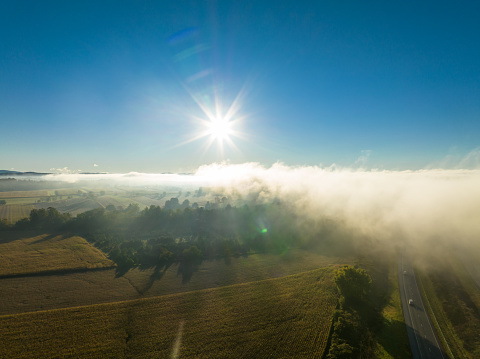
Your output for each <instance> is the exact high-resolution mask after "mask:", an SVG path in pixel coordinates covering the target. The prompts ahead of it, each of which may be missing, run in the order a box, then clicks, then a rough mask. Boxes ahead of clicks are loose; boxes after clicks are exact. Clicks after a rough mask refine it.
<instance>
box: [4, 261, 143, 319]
mask: <svg viewBox="0 0 480 359" xmlns="http://www.w3.org/2000/svg"><path fill="white" fill-rule="evenodd" d="M0 297H1V298H2V300H0V315H7V314H17V313H25V312H35V311H39V310H50V309H58V308H69V307H78V306H84V305H92V304H100V303H110V302H119V301H124V300H131V299H138V298H139V297H140V296H139V294H138V292H137V291H136V289H135V288H134V287H132V285H131V284H130V283H129V281H128V280H127V279H126V278H124V277H119V276H117V275H116V273H115V269H105V270H101V271H86V272H79V273H68V274H50V275H42V276H26V277H16V278H2V279H0Z"/></svg>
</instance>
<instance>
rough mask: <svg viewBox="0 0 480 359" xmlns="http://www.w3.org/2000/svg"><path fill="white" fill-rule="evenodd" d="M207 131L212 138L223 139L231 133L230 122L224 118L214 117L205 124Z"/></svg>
mask: <svg viewBox="0 0 480 359" xmlns="http://www.w3.org/2000/svg"><path fill="white" fill-rule="evenodd" d="M207 127H208V129H207V132H208V134H209V135H210V136H212V137H213V139H214V140H217V141H224V140H228V139H229V138H230V135H231V134H232V133H233V128H232V122H231V121H229V120H228V119H226V118H222V117H220V118H214V119H212V120H210V121H209V122H208V124H207Z"/></svg>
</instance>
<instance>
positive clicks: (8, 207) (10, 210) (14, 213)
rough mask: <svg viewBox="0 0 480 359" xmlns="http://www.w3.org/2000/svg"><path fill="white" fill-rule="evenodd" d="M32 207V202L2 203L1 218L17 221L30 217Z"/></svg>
mask: <svg viewBox="0 0 480 359" xmlns="http://www.w3.org/2000/svg"><path fill="white" fill-rule="evenodd" d="M32 209H33V206H32V205H31V204H5V205H0V218H3V219H6V220H7V222H8V223H15V222H17V221H18V220H20V219H22V218H27V217H29V216H30V211H31V210H32Z"/></svg>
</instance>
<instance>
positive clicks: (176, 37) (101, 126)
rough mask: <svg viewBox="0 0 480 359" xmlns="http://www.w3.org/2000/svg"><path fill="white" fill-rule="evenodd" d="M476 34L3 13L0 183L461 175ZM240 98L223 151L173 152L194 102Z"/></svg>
mask: <svg viewBox="0 0 480 359" xmlns="http://www.w3.org/2000/svg"><path fill="white" fill-rule="evenodd" d="M479 19H480V2H478V1H473V0H472V1H458V2H451V1H397V2H392V1H333V0H332V1H316V2H313V1H311V2H309V1H226V0H224V1H192V2H188V1H3V2H2V3H1V5H0V33H1V35H0V39H1V40H0V169H11V168H15V169H17V170H23V171H28V170H34V171H48V170H49V169H50V168H63V167H68V168H70V169H81V170H83V171H107V172H129V171H138V172H166V171H171V172H177V171H179V172H186V171H192V170H194V169H196V168H197V167H198V166H199V165H202V164H208V163H212V162H214V161H221V160H229V161H230V162H231V163H242V162H246V161H254V162H260V163H262V164H265V165H267V166H268V165H270V164H272V163H274V162H276V161H282V162H284V163H286V164H288V165H323V166H325V165H330V164H332V163H336V164H339V165H342V166H356V165H364V166H366V167H378V168H387V169H408V168H410V169H418V168H423V167H427V166H432V164H433V165H435V164H442V163H444V162H443V160H444V159H445V158H450V159H452V158H453V159H454V160H456V159H458V160H459V159H461V158H462V157H463V156H466V155H467V154H468V153H469V152H471V151H474V150H476V149H477V150H478V148H479V146H480V21H479ZM239 93H241V95H242V96H240V100H239V101H238V105H239V106H238V111H237V113H236V114H235V116H234V118H233V119H241V121H240V120H239V121H238V122H237V127H235V128H234V129H235V131H237V133H239V132H242V133H243V136H242V137H243V138H236V137H233V136H232V137H231V139H232V141H233V143H234V144H235V146H236V147H237V148H236V149H233V148H230V147H229V146H228V145H227V144H225V149H224V151H223V153H222V152H221V151H220V150H219V148H218V146H217V143H213V144H212V145H211V146H210V147H209V148H208V149H206V144H207V142H208V136H207V137H203V138H200V139H198V140H196V141H192V142H188V143H186V144H184V145H179V144H181V143H183V142H185V141H188V140H189V139H191V138H193V137H195V136H196V135H197V134H198V133H199V131H200V130H201V128H202V127H201V126H200V124H199V121H198V120H195V119H194V118H193V116H197V117H200V118H202V117H203V118H206V116H205V115H204V114H203V112H202V111H201V110H200V108H199V107H198V106H197V105H196V103H195V101H194V100H193V98H194V97H195V98H197V99H198V100H199V102H200V103H201V104H203V106H206V107H207V108H208V107H212V106H213V105H214V102H215V101H214V97H215V94H216V96H217V100H218V102H221V103H222V106H223V107H224V108H227V107H228V106H229V105H231V103H232V102H233V100H234V99H235V97H236V96H237V95H238V94H239ZM362 158H363V159H362ZM94 164H96V165H97V166H94ZM449 165H453V164H452V162H451V163H449Z"/></svg>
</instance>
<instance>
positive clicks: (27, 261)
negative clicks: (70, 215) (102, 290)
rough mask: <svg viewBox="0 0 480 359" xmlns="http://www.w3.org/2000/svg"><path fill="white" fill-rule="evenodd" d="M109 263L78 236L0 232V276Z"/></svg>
mask: <svg viewBox="0 0 480 359" xmlns="http://www.w3.org/2000/svg"><path fill="white" fill-rule="evenodd" d="M112 266H113V262H112V261H110V260H109V259H107V258H106V257H105V255H104V254H103V253H102V252H101V251H100V250H98V249H96V248H95V247H93V246H92V245H91V244H89V243H88V242H87V241H86V240H85V239H83V238H81V237H77V236H67V235H65V236H64V235H49V234H42V235H38V236H31V235H29V234H28V233H22V232H3V233H1V237H0V276H9V275H25V274H29V273H39V272H46V271H62V270H72V269H92V268H104V267H112Z"/></svg>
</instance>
